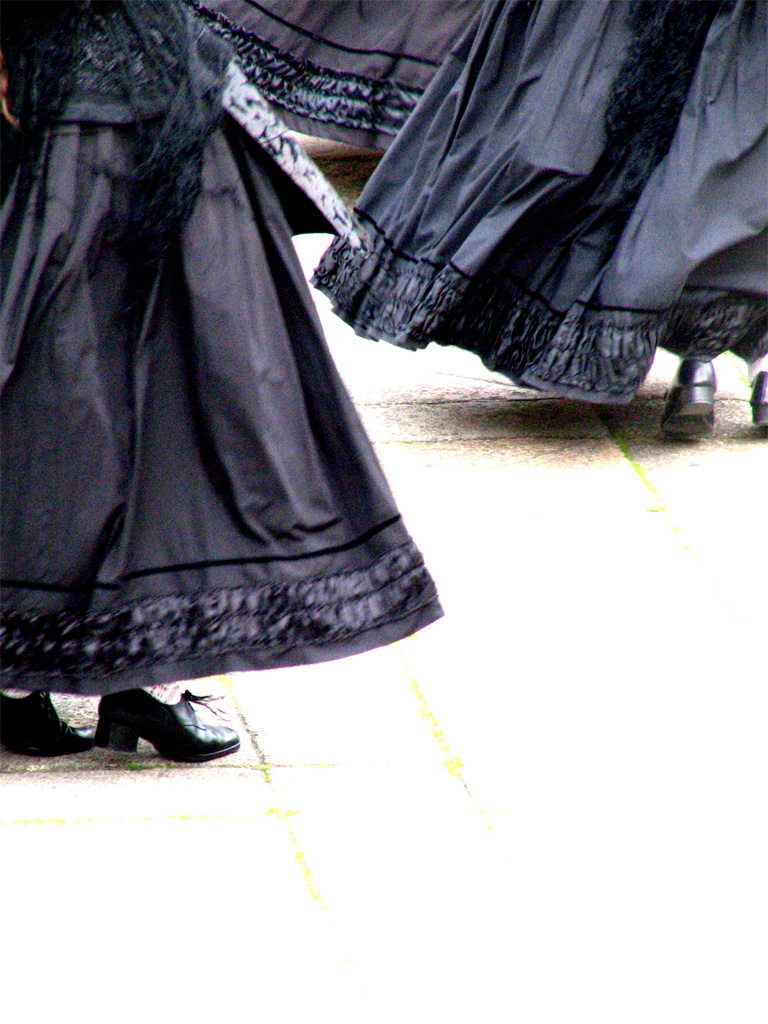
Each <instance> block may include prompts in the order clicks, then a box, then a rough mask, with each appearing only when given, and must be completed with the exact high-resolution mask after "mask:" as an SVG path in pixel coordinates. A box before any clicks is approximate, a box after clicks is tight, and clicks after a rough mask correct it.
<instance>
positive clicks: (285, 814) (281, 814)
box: [266, 807, 328, 910]
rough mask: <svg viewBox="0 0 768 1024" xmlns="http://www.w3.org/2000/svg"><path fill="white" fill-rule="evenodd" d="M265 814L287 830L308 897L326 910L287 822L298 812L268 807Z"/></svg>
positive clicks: (310, 871) (294, 834)
mask: <svg viewBox="0 0 768 1024" xmlns="http://www.w3.org/2000/svg"><path fill="white" fill-rule="evenodd" d="M266 813H267V814H271V815H272V816H273V817H275V818H277V819H279V820H280V821H282V822H283V824H284V825H285V827H286V828H287V829H288V835H289V836H290V837H291V842H292V843H293V856H294V858H295V859H296V863H297V864H298V865H299V870H300V871H301V874H302V877H303V878H304V884H305V885H306V887H307V890H308V892H309V895H310V896H311V897H312V899H313V900H314V901H315V902H316V903H317V904H318V906H320V907H322V909H323V910H327V909H328V905H327V904H326V902H325V900H324V899H323V897H322V895H321V894H320V890H319V889H318V887H317V885H316V884H315V881H314V879H313V877H312V870H311V869H310V867H309V864H307V858H306V854H305V853H304V851H303V850H302V849H301V847H300V846H299V840H298V839H297V837H296V833H295V832H294V831H293V829H292V828H291V823H290V821H289V820H288V819H289V818H292V817H293V816H294V815H296V814H298V811H281V810H280V808H279V807H270V808H269V810H268V811H266Z"/></svg>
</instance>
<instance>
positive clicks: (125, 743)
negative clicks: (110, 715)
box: [93, 720, 139, 754]
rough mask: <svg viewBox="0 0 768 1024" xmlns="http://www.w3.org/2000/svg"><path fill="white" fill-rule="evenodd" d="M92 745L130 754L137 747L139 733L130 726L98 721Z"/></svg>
mask: <svg viewBox="0 0 768 1024" xmlns="http://www.w3.org/2000/svg"><path fill="white" fill-rule="evenodd" d="M93 743H94V746H97V747H106V748H107V749H108V750H121V751H123V752H124V753H126V754H132V753H133V752H134V751H135V750H136V748H137V747H138V745H139V733H138V731H137V730H136V729H134V728H133V726H131V725H119V724H118V723H117V722H103V721H101V720H99V724H98V727H97V729H96V737H95V739H94V741H93Z"/></svg>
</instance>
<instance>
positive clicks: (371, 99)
mask: <svg viewBox="0 0 768 1024" xmlns="http://www.w3.org/2000/svg"><path fill="white" fill-rule="evenodd" d="M192 6H194V8H195V9H196V11H197V13H198V14H199V15H200V16H201V17H202V18H204V19H205V20H206V21H207V22H208V23H209V24H212V25H213V27H214V28H215V29H216V31H217V32H218V33H219V35H222V36H224V38H225V39H227V40H228V41H229V43H230V44H231V45H232V46H233V47H234V49H235V51H236V53H237V56H238V60H239V62H240V64H241V66H242V67H243V69H244V71H245V72H246V74H247V76H248V78H249V80H250V81H251V82H252V83H253V85H255V86H256V88H257V89H259V91H260V92H261V93H262V94H263V95H264V97H265V98H266V99H267V100H269V102H270V103H274V104H275V106H278V107H280V108H282V110H284V111H287V112H288V113H290V114H293V115H295V116H296V117H303V118H309V119H310V120H311V121H317V122H319V123H321V124H332V125H337V126H339V127H341V128H350V129H355V130H357V131H365V132H371V133H374V134H376V133H381V134H383V135H390V136H394V135H396V134H397V133H398V131H399V130H400V128H401V127H402V125H403V124H404V123H405V120H406V118H407V117H408V115H409V114H410V113H411V111H412V110H413V109H414V107H415V106H416V103H417V102H418V100H419V97H420V96H421V92H420V91H419V90H417V89H408V88H406V87H405V86H402V85H399V84H398V83H397V82H392V81H386V80H379V79H375V78H366V77H364V76H362V75H353V74H349V73H348V72H342V71H334V70H333V69H332V68H328V67H323V66H321V65H319V64H315V63H313V62H312V61H309V60H303V59H301V58H298V57H294V56H293V55H292V54H290V53H286V52H285V51H283V50H280V49H278V47H276V46H274V45H273V44H272V43H269V42H267V41H266V40H265V39H260V38H258V37H257V36H255V35H253V34H252V33H250V32H246V31H244V30H243V29H241V28H238V26H237V25H235V24H234V23H233V22H231V21H230V20H229V19H228V18H227V17H226V16H225V15H223V14H221V13H218V12H217V13H214V12H212V11H209V10H206V8H205V7H203V6H202V5H200V4H197V3H193V4H192Z"/></svg>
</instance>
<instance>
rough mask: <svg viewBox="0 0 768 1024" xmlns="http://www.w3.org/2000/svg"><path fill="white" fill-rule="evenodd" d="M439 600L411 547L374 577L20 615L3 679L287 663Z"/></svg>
mask: <svg viewBox="0 0 768 1024" xmlns="http://www.w3.org/2000/svg"><path fill="white" fill-rule="evenodd" d="M436 599H437V593H436V591H435V587H434V583H433V582H432V580H431V578H430V576H429V574H428V573H427V570H426V568H425V566H424V562H423V560H422V558H421V555H420V554H419V552H418V551H417V549H416V547H415V546H414V545H413V544H412V543H409V544H405V545H402V546H401V547H399V548H396V549H395V550H394V551H391V552H389V553H388V554H386V555H384V556H383V557H381V558H379V559H378V560H376V561H375V562H373V564H372V565H370V566H369V567H368V568H367V569H359V570H355V571H352V572H346V573H339V574H337V575H334V576H326V577H318V578H314V579H308V580H303V581H301V582H299V583H291V584H274V583H272V584H265V585H263V586H258V587H229V588H221V589H216V590H207V591H203V592H201V593H196V594H183V595H177V594H172V595H169V596H167V597H159V598H145V599H142V600H138V601H131V602H127V603H124V604H122V605H118V606H116V607H113V608H110V609H108V610H105V611H102V612H93V611H89V612H85V613H83V614H77V613H72V612H69V611H67V612H53V613H52V612H39V611H38V612H36V611H27V612H19V611H10V612H7V613H6V614H5V615H4V616H3V622H2V625H0V652H1V654H2V665H3V672H2V675H3V678H4V680H6V681H7V680H8V679H9V678H13V677H15V676H18V677H22V678H23V676H24V674H25V673H32V672H48V673H51V674H53V675H57V676H59V677H61V676H62V675H64V676H68V675H72V676H76V675H81V674H84V673H89V674H93V675H98V676H104V675H109V674H111V673H114V672H119V671H122V670H125V669H129V668H142V667H145V666H149V665H154V664H157V663H160V662H166V663H168V662H179V661H185V660H187V659H191V658H196V657H210V656H217V655H223V654H228V653H234V652H243V653H247V652H249V651H252V652H267V653H271V654H275V655H279V654H281V653H283V652H285V651H288V650H291V649H295V648H296V649H301V648H309V647H317V646H320V645H329V644H334V643H339V642H341V641H345V640H348V639H350V638H353V637H355V636H357V635H358V634H361V633H365V632H367V631H369V630H371V629H375V628H377V627H380V626H383V625H386V624H387V623H389V622H396V621H398V620H400V619H402V618H405V617H407V616H409V615H411V614H412V613H414V612H416V611H419V610H420V609H422V608H425V607H426V606H428V605H429V604H430V603H432V602H433V601H435V600H436Z"/></svg>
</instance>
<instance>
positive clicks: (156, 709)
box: [96, 690, 240, 762]
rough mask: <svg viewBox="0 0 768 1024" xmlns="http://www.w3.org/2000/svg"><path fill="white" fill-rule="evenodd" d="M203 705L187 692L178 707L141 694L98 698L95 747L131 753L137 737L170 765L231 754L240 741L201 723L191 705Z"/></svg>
mask: <svg viewBox="0 0 768 1024" xmlns="http://www.w3.org/2000/svg"><path fill="white" fill-rule="evenodd" d="M204 703H206V701H205V700H204V699H203V698H200V697H195V696H193V694H191V693H190V692H189V690H187V691H186V693H185V694H184V695H183V696H182V698H181V700H180V701H179V702H178V704H162V703H161V702H160V701H159V700H155V698H154V697H152V696H150V694H148V693H147V692H146V691H144V690H125V691H123V692H122V693H115V694H110V695H108V696H106V697H102V698H101V703H100V705H99V726H98V729H97V730H96V746H97V747H108V748H109V749H110V750H124V751H128V752H133V751H134V750H135V749H136V746H137V744H138V741H139V737H141V738H142V739H145V740H148V741H149V742H150V743H151V744H152V745H153V746H154V747H155V749H156V750H157V752H158V754H162V756H163V757H167V758H168V759H169V760H170V761H191V762H198V761H210V760H211V759H212V758H214V757H224V756H225V755H226V754H234V752H235V751H236V750H237V749H238V748H239V747H240V737H239V736H238V735H237V733H236V732H235V730H234V729H230V728H229V727H227V726H221V725H207V724H206V723H205V722H202V721H201V720H200V719H199V718H198V717H197V714H196V712H195V709H194V707H193V706H192V705H193V704H204Z"/></svg>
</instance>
